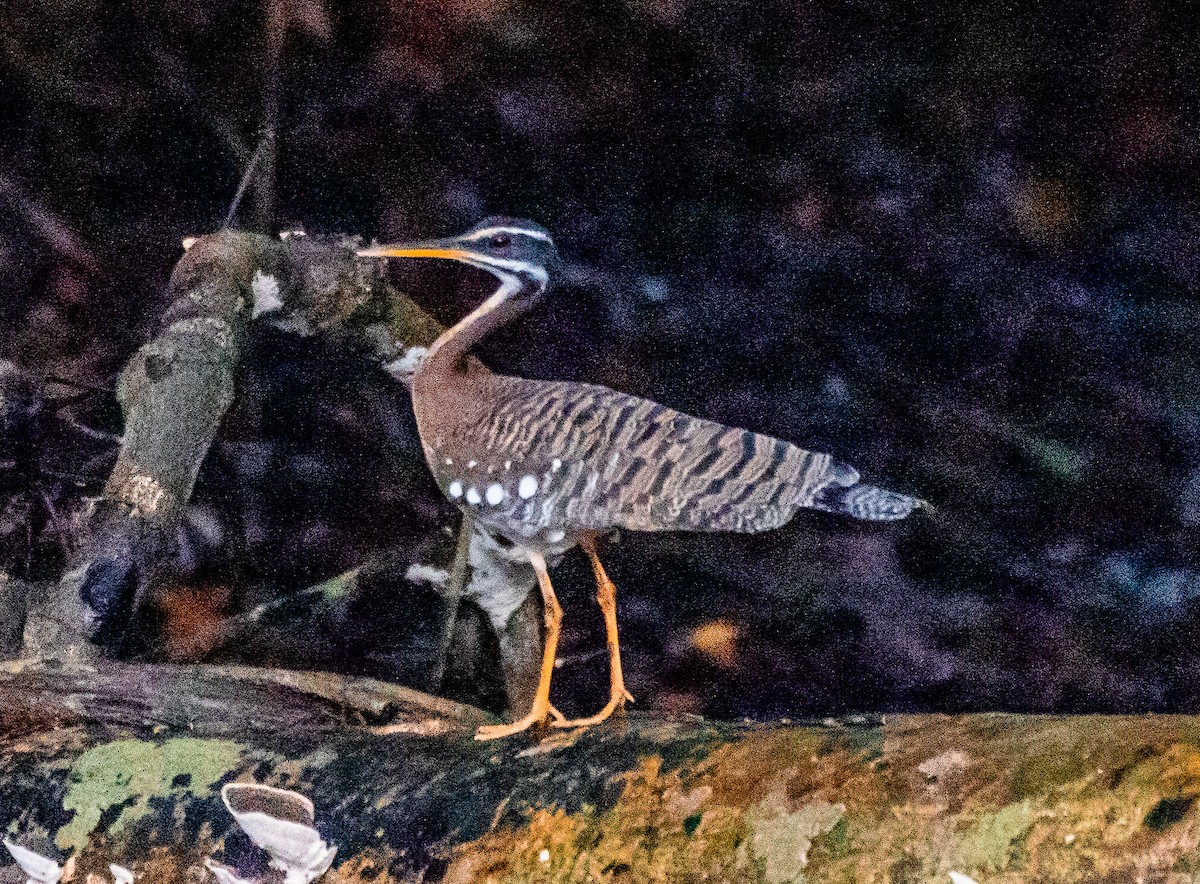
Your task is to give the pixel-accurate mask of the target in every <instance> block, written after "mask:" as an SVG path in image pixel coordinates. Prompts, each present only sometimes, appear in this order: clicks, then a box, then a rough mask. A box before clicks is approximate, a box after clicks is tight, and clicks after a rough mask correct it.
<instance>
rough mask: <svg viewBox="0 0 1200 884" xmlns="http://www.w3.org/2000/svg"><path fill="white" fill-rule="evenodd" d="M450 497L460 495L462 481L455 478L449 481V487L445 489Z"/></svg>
mask: <svg viewBox="0 0 1200 884" xmlns="http://www.w3.org/2000/svg"><path fill="white" fill-rule="evenodd" d="M446 493H448V494H449V495H450V496H451V497H462V482H459V481H458V480H455V481H453V482H451V483H450V487H449V488H447V489H446Z"/></svg>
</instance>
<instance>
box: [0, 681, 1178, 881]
mask: <svg viewBox="0 0 1200 884" xmlns="http://www.w3.org/2000/svg"><path fill="white" fill-rule="evenodd" d="M485 720H487V717H486V716H485V715H483V714H482V713H479V712H477V711H475V710H472V709H470V708H469V707H463V706H459V705H458V704H454V703H449V702H447V701H444V700H438V699H436V698H432V697H426V696H424V695H421V694H419V693H418V692H415V691H410V690H406V689H403V688H397V687H395V686H392V685H386V684H383V683H380V682H372V681H370V680H365V679H351V678H342V677H338V676H332V675H327V674H320V673H290V672H278V671H270V670H254V669H247V668H238V667H204V666H138V665H131V664H119V663H111V662H101V663H97V664H94V665H86V666H80V667H64V666H61V665H59V664H57V663H55V664H50V663H42V662H38V661H24V662H19V663H10V664H6V665H5V666H4V667H2V668H0V805H2V806H4V807H6V808H9V814H10V816H9V833H10V837H11V838H13V839H14V840H15V841H17V842H18V843H21V844H24V845H25V846H28V847H31V848H33V849H36V850H39V851H40V852H43V853H46V854H49V855H52V856H53V857H54V858H55V859H58V860H60V861H61V860H64V859H65V858H66V857H67V855H68V854H70V855H74V856H75V857H76V860H77V868H76V872H75V874H76V880H83V879H84V877H85V873H86V872H89V871H94V872H96V873H97V874H102V873H103V872H104V870H105V869H106V867H107V864H108V863H109V862H117V863H119V864H121V865H124V866H126V867H128V868H131V869H132V870H133V871H134V872H135V873H137V874H138V875H139V880H146V881H155V882H159V881H161V882H175V881H185V880H201V878H200V877H198V876H199V875H200V872H199V869H200V868H201V866H202V863H203V860H204V859H205V857H207V856H210V855H215V856H216V858H217V859H218V860H220V861H222V862H225V863H227V864H231V865H234V866H238V867H239V868H241V869H242V870H243V871H244V873H245V874H247V875H250V874H251V873H254V872H256V871H259V870H261V868H262V865H263V858H262V857H261V855H259V854H258V852H257V851H256V849H254V848H252V847H251V846H250V845H249V843H248V842H247V840H246V839H245V837H244V836H243V835H242V834H240V833H239V832H238V831H237V830H236V828H235V826H234V824H233V821H232V819H231V818H230V817H229V816H228V815H227V814H226V812H225V810H224V808H223V807H222V805H221V802H220V800H219V797H218V794H217V793H218V791H219V787H220V785H221V784H223V783H225V782H230V781H234V780H237V781H246V782H258V783H263V784H268V785H274V786H280V787H284V788H288V789H293V790H297V791H300V792H302V793H303V794H305V795H307V796H308V797H309V798H311V799H312V800H313V801H314V803H315V804H316V825H317V828H318V829H319V830H320V832H321V835H322V837H324V838H325V840H327V841H328V842H330V843H331V844H334V845H337V847H338V854H337V858H336V860H335V862H334V867H333V869H332V870H331V871H330V872H329V873H328V875H327V876H326V878H325V879H324V880H327V881H331V882H360V881H361V882H366V881H374V882H389V881H391V882H398V881H416V880H423V881H427V882H429V881H439V880H443V881H449V882H460V884H461V882H468V881H480V882H482V881H495V882H528V881H546V882H567V881H613V880H629V881H701V880H710V881H745V882H769V884H782V882H788V881H793V882H794V881H806V882H820V881H838V882H913V884H916V882H926V881H930V882H935V881H948V880H949V877H948V875H949V872H951V871H955V872H959V873H961V874H965V875H970V876H973V877H975V878H976V879H977V880H979V881H981V882H984V881H986V882H996V881H1004V882H1014V884H1015V882H1028V881H1045V882H1051V881H1063V882H1084V881H1101V880H1104V881H1114V882H1115V881H1135V880H1136V881H1161V882H1180V884H1182V882H1185V881H1187V882H1190V881H1194V880H1195V878H1194V875H1195V872H1196V860H1195V851H1196V848H1197V844H1198V842H1200V822H1198V820H1197V815H1196V810H1195V806H1194V805H1195V801H1196V798H1197V796H1200V719H1198V718H1195V717H1183V716H1126V717H1122V716H1089V717H1050V716H1012V715H966V716H909V715H904V716H895V717H889V718H887V719H886V720H880V719H867V718H861V719H851V720H842V721H826V722H823V723H808V724H796V723H789V722H777V723H774V724H769V725H752V724H746V723H743V724H715V723H711V722H705V721H701V720H699V719H694V718H686V719H677V720H672V719H667V718H663V717H660V716H656V715H652V714H645V713H639V714H633V715H630V716H629V717H628V718H626V719H625V720H623V721H614V722H611V723H608V724H605V725H603V726H600V727H597V728H593V729H591V730H587V731H566V732H552V733H551V734H549V735H528V736H522V737H516V738H510V739H507V740H503V741H498V742H491V743H480V742H476V741H475V740H474V739H472V733H473V731H474V728H475V727H476V726H477V725H478V724H479V723H480V722H482V721H485ZM193 876H196V877H193ZM104 880H107V877H105V878H104Z"/></svg>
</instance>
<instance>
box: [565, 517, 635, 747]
mask: <svg viewBox="0 0 1200 884" xmlns="http://www.w3.org/2000/svg"><path fill="white" fill-rule="evenodd" d="M579 545H580V546H581V547H583V550H584V552H586V553H587V554H588V558H590V559H591V560H592V572H593V573H594V574H595V575H596V601H598V602H599V603H600V610H601V611H603V612H604V631H605V633H606V634H607V636H608V684H609V697H608V703H607V704H606V705H605V707H604V708H603V709H601V710H600V711H599V712H597V713H596V714H595V715H593V716H591V717H590V718H576V719H572V720H570V721H564V720H558V721H555V722H553V726H554V727H588V726H589V725H593V724H599V723H600V722H602V721H604V719H606V718H608V717H609V716H610V715H612V714H613V713H614V712H616V711H617V710H618V709H624V708H625V701H626V700H628V701H629V702H630V703H632V702H633V695H632V694H630V693H629V691H627V690H625V677H624V676H623V675H622V673H621V640H620V637H619V636H618V635H617V588H616V587H615V586H613V582H612V581H611V580H609V579H608V574H607V573H606V572H605V570H604V566H603V565H602V564H600V557H599V556H598V555H596V541H595V539H594V538H593V537H591V536H584V537H582V538H580V541H579Z"/></svg>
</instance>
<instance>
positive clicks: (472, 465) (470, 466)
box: [467, 460, 475, 470]
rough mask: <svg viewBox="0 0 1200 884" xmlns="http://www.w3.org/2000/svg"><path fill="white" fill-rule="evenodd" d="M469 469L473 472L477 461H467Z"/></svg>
mask: <svg viewBox="0 0 1200 884" xmlns="http://www.w3.org/2000/svg"><path fill="white" fill-rule="evenodd" d="M467 469H468V470H473V469H475V461H473V460H469V461H467Z"/></svg>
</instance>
